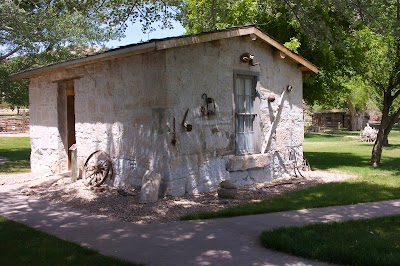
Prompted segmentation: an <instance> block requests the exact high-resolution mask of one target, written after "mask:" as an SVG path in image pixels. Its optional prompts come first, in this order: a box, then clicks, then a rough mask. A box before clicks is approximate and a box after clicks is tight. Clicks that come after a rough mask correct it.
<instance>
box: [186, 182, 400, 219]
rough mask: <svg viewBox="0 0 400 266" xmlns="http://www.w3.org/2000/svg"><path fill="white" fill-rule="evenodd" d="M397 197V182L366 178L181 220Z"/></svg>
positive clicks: (295, 192)
mask: <svg viewBox="0 0 400 266" xmlns="http://www.w3.org/2000/svg"><path fill="white" fill-rule="evenodd" d="M398 198H400V185H397V186H393V185H382V184H374V183H370V182H366V181H356V180H354V181H347V182H346V181H344V182H337V183H328V184H321V185H318V186H314V187H310V188H306V189H302V190H296V191H293V192H290V193H286V194H283V195H279V196H276V197H273V198H270V199H266V200H263V201H261V202H259V203H252V204H245V205H241V206H237V207H232V208H227V209H224V210H222V211H219V212H205V213H196V214H191V215H187V216H184V217H182V218H181V219H182V220H195V219H212V218H223V217H233V216H243V215H253V214H261V213H271V212H280V211H290V210H300V209H308V208H319V207H328V206H338V205H349V204H355V203H363V202H374V201H384V200H392V199H398Z"/></svg>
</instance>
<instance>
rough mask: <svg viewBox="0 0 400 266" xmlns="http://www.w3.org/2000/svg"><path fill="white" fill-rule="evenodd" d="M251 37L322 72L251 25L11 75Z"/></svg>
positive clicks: (23, 75) (19, 76)
mask: <svg viewBox="0 0 400 266" xmlns="http://www.w3.org/2000/svg"><path fill="white" fill-rule="evenodd" d="M250 34H254V35H255V36H257V38H260V39H261V40H262V41H264V42H266V43H268V44H269V45H271V46H272V47H274V48H275V49H277V50H279V51H280V52H282V53H284V54H285V55H286V56H287V57H288V58H290V59H292V60H293V61H295V62H297V63H298V64H299V69H300V71H301V72H302V73H304V74H308V73H315V74H317V73H318V68H317V67H316V66H315V65H313V64H312V63H311V62H309V61H308V60H306V59H305V58H303V57H301V56H300V55H297V54H295V53H293V52H292V51H290V50H289V49H287V48H286V47H284V46H283V45H282V44H280V43H279V42H278V41H276V40H275V39H273V38H272V37H271V36H269V35H268V34H266V33H264V32H262V31H261V30H260V29H258V28H256V27H254V26H251V27H249V26H245V27H239V28H232V29H227V30H222V31H216V32H211V33H204V34H196V35H190V36H182V37H176V38H168V39H165V40H156V41H152V42H148V43H144V44H138V45H134V46H129V47H125V48H120V49H115V50H113V51H109V52H105V53H101V54H96V55H92V56H87V57H83V58H78V59H75V60H71V61H66V62H61V63H55V64H53V65H49V66H44V67H39V68H35V69H31V70H27V71H23V72H19V73H16V74H13V75H11V79H12V80H19V79H29V78H32V77H35V76H39V75H41V74H43V73H46V72H52V71H56V70H60V69H68V68H72V67H77V66H82V65H87V64H91V63H95V62H101V61H105V60H110V59H115V58H118V57H124V56H127V55H133V54H140V53H146V52H149V51H154V50H164V49H169V48H176V47H181V46H187V45H191V44H197V43H203V42H210V41H217V40H221V39H227V38H232V37H239V36H246V35H250Z"/></svg>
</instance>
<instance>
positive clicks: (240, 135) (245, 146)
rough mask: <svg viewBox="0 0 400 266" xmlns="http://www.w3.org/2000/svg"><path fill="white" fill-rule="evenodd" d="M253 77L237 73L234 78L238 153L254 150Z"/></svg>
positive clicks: (254, 83) (254, 91) (254, 92)
mask: <svg viewBox="0 0 400 266" xmlns="http://www.w3.org/2000/svg"><path fill="white" fill-rule="evenodd" d="M255 85H256V82H255V78H254V77H253V76H243V75H237V76H236V79H235V106H236V110H235V111H236V140H237V141H236V150H237V153H238V154H246V153H253V152H254V151H255V147H254V143H255V140H254V138H255V134H254V120H255V114H254V100H255V94H256V89H255Z"/></svg>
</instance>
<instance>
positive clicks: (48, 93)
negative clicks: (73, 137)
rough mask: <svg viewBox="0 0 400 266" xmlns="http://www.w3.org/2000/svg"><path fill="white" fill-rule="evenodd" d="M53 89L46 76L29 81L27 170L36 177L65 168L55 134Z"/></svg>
mask: <svg viewBox="0 0 400 266" xmlns="http://www.w3.org/2000/svg"><path fill="white" fill-rule="evenodd" d="M57 86H58V85H57V83H52V82H51V80H50V79H49V77H47V76H46V77H40V78H35V79H32V80H31V82H30V87H29V101H30V107H29V108H30V119H31V127H30V137H31V170H32V173H33V174H34V175H37V176H45V175H52V174H54V173H60V172H64V171H66V170H67V167H68V161H67V160H68V159H67V155H66V153H65V152H64V151H65V149H66V147H64V144H63V142H62V140H61V137H60V132H59V124H58V117H57V104H58V102H57V95H58V94H57Z"/></svg>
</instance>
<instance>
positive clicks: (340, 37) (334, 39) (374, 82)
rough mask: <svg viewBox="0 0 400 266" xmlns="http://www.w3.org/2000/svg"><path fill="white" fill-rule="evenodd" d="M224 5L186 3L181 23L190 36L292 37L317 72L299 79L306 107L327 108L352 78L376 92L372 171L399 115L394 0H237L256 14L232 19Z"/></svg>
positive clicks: (399, 34)
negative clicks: (253, 28) (222, 30)
mask: <svg viewBox="0 0 400 266" xmlns="http://www.w3.org/2000/svg"><path fill="white" fill-rule="evenodd" d="M224 2H225V1H221V0H203V1H200V2H197V1H194V0H189V1H188V4H187V5H185V6H184V9H186V10H184V12H183V14H186V19H185V20H183V22H184V23H185V25H186V27H188V28H189V30H194V31H197V30H202V29H206V30H211V29H217V28H218V27H220V25H229V26H235V25H239V24H244V23H249V22H250V23H254V24H257V25H258V26H259V27H261V28H263V29H264V30H266V31H267V32H269V33H270V34H271V35H273V36H274V37H275V38H277V39H278V40H279V41H281V42H287V41H288V40H290V38H293V37H294V38H296V39H297V40H298V41H299V42H300V43H301V46H300V48H299V49H298V50H299V53H300V54H302V55H303V56H305V57H306V58H308V59H310V60H311V61H312V62H313V63H315V64H316V65H318V66H319V67H320V73H319V75H318V76H316V77H305V78H304V90H305V99H306V101H307V102H318V101H320V102H323V103H325V104H326V103H329V100H330V99H331V101H332V99H334V97H332V95H335V94H336V95H337V94H341V95H343V94H344V93H345V92H346V91H347V92H349V90H348V88H349V86H350V87H351V86H352V85H351V80H353V85H354V80H355V79H357V77H361V78H362V79H363V84H364V85H365V88H372V90H379V91H380V92H381V94H380V95H381V97H380V102H381V106H382V121H381V126H380V129H379V133H378V138H377V140H376V142H375V144H374V148H373V151H372V155H371V164H372V165H373V166H378V165H379V162H380V158H381V154H382V145H383V143H384V142H385V139H386V138H387V136H388V134H389V133H390V130H391V129H392V127H393V125H394V123H395V122H396V121H397V120H398V119H399V115H400V109H399V108H394V107H395V106H396V101H397V99H398V97H399V95H400V0H364V1H359V0H315V1H305V0H276V1H273V0H258V1H256V0H254V1H245V0H242V1H237V2H240V4H242V5H243V6H242V8H245V9H246V10H256V12H257V15H255V16H251V15H247V16H241V17H240V18H241V19H237V20H232V19H231V18H230V17H229V16H226V13H230V10H229V8H231V5H229V4H224ZM228 2H229V3H232V2H233V1H228ZM235 5H239V3H236V4H235ZM254 5H256V6H257V7H256V8H254ZM217 12H222V13H221V14H217ZM236 13H238V12H232V14H236ZM204 19H208V21H207V22H204V21H203V20H204ZM226 19H229V20H226ZM236 23H237V24H236ZM343 81H350V83H348V82H347V83H346V82H343ZM346 86H347V89H346ZM332 92H333V93H332ZM347 96H348V97H347V98H350V97H351V94H348V95H347ZM358 97H359V96H358ZM336 99H337V98H336ZM349 107H350V108H354V109H356V107H355V106H349Z"/></svg>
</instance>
